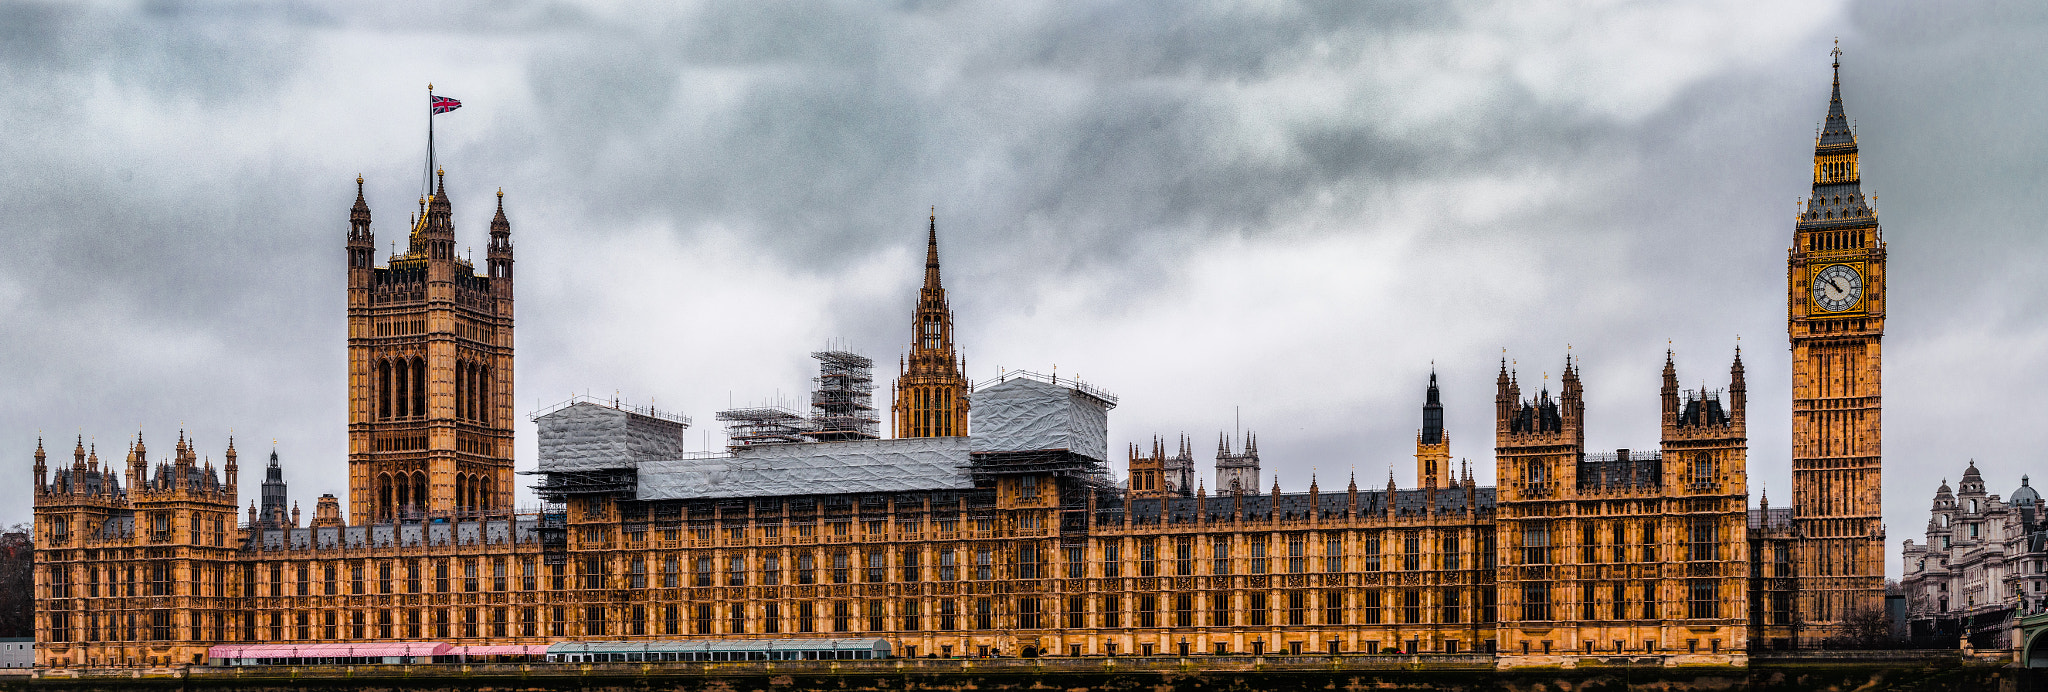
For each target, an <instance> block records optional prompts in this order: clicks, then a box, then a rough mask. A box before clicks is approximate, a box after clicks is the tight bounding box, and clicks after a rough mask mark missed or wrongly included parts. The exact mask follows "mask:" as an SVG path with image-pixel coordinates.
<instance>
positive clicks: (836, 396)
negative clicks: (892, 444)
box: [805, 351, 881, 442]
mask: <svg viewBox="0 0 2048 692" xmlns="http://www.w3.org/2000/svg"><path fill="white" fill-rule="evenodd" d="M811 357H812V358H816V359H818V377H817V379H815V380H813V381H814V382H816V383H817V385H818V387H817V389H815V390H813V391H812V392H811V431H810V432H808V433H805V434H806V435H808V436H810V437H811V438H812V439H815V440H819V441H826V442H843V441H847V440H874V439H879V438H881V434H880V432H879V431H880V429H881V419H880V418H877V417H876V416H875V376H874V367H875V362H874V361H873V360H870V359H869V358H868V357H867V356H863V355H860V354H858V353H852V352H848V351H818V352H816V353H812V354H811Z"/></svg>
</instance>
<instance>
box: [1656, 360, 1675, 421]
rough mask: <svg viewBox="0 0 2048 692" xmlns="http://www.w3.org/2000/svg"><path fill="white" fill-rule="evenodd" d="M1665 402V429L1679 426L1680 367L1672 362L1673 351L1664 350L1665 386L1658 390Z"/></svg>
mask: <svg viewBox="0 0 2048 692" xmlns="http://www.w3.org/2000/svg"><path fill="white" fill-rule="evenodd" d="M1657 392H1658V394H1659V395H1660V397H1659V398H1660V399H1661V400H1662V401H1663V402H1664V427H1665V428H1667V429H1668V428H1671V427H1674V426H1676V425H1678V366H1677V364H1675V363H1673V362H1672V354H1671V349H1668V348H1667V349H1664V386H1663V388H1661V389H1659V390H1657Z"/></svg>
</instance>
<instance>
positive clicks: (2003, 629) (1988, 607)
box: [1900, 460, 2048, 649]
mask: <svg viewBox="0 0 2048 692" xmlns="http://www.w3.org/2000/svg"><path fill="white" fill-rule="evenodd" d="M2040 509H2041V495H2040V493H2039V492H2037V491H2036V490H2035V489H2034V488H2033V486H2032V485H2031V484H2030V482H2029V480H2028V478H2027V477H2026V476H2021V477H2020V487H2019V488H2018V489H2016V490H2014V491H2013V492H2012V496H2011V499H2010V500H2003V499H2000V498H1999V496H1998V495H1996V494H1992V493H1988V492H1986V491H1985V484H1984V477H1983V475H1982V474H1981V473H1980V472H1979V471H1978V470H1977V464H1976V462H1975V461H1974V460H1973V461H1971V462H1970V464H1969V466H1968V467H1967V468H1965V469H1964V470H1963V477H1962V482H1960V483H1959V484H1957V486H1956V488H1955V489H1954V490H1953V491H1952V490H1951V489H1950V488H1949V485H1948V481H1947V480H1943V481H1942V483H1941V487H1940V488H1938V489H1936V490H1935V492H1934V503H1933V506H1932V507H1931V508H1930V511H1929V514H1928V518H1927V532H1926V538H1927V541H1926V543H1925V544H1922V543H1918V542H1915V541H1913V540H1910V539H1909V540H1907V541H1906V542H1905V546H1904V548H1903V549H1902V550H1901V551H1900V554H1901V556H1902V558H1903V560H1904V570H1903V571H1902V573H1903V574H1904V575H1905V576H1904V578H1903V579H1901V580H1900V588H1901V590H1903V591H1904V593H1905V596H1906V609H1907V627H1908V630H1909V632H1910V635H1911V636H1912V637H1913V639H1914V640H1915V641H1918V642H1921V643H1927V644H1940V645H1955V644H1958V643H1959V640H1960V639H1961V638H1963V637H1968V638H1969V640H1970V644H1971V646H1973V647H1976V648H1979V649H1983V648H2006V647H2007V646H2008V643H2007V641H2006V640H2007V639H2008V638H2009V631H2008V630H2009V629H2010V627H2011V621H2012V618H2013V617H2014V616H2015V615H2016V614H2018V613H2023V612H2028V611H2036V610H2043V609H2048V549H2044V548H2048V531H2044V527H2043V526H2042V525H2041V515H2040V513H2039V512H2040Z"/></svg>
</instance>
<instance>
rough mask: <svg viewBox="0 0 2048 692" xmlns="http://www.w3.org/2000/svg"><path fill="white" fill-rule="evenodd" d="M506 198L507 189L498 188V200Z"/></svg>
mask: <svg viewBox="0 0 2048 692" xmlns="http://www.w3.org/2000/svg"><path fill="white" fill-rule="evenodd" d="M504 198H505V188H502V187H501V188H498V199H504Z"/></svg>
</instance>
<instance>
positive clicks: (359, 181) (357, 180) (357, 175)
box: [356, 173, 363, 185]
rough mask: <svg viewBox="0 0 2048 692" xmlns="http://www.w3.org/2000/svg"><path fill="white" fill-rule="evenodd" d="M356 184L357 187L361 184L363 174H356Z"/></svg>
mask: <svg viewBox="0 0 2048 692" xmlns="http://www.w3.org/2000/svg"><path fill="white" fill-rule="evenodd" d="M356 184H357V185H361V184H363V174H361V173H357V174H356Z"/></svg>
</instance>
